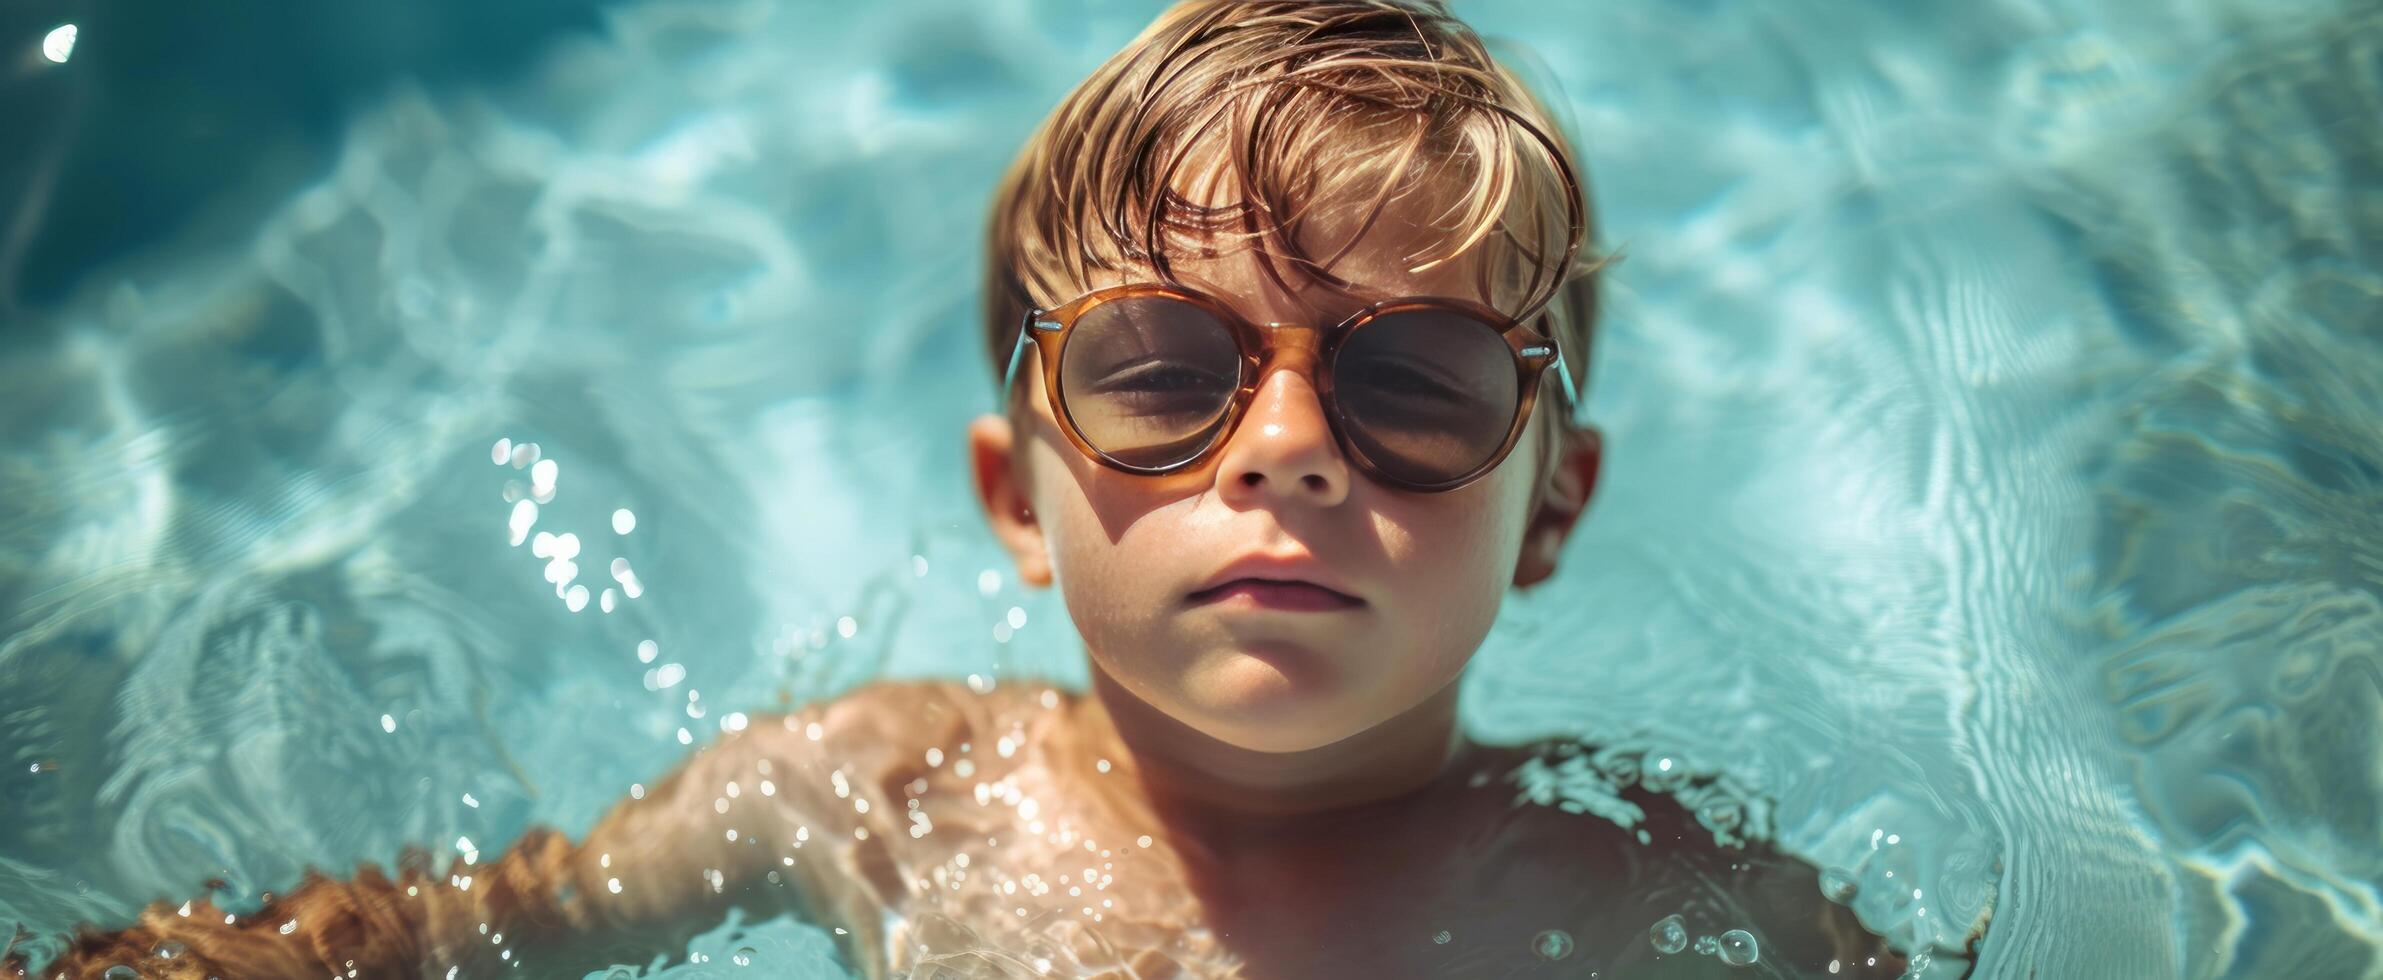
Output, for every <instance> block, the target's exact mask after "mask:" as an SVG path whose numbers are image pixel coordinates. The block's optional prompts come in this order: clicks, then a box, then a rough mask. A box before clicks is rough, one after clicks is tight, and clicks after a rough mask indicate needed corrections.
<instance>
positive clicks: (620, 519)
mask: <svg viewBox="0 0 2383 980" xmlns="http://www.w3.org/2000/svg"><path fill="white" fill-rule="evenodd" d="M634 530H637V515H635V514H632V513H630V512H629V508H627V507H623V508H621V509H619V510H616V511H613V512H612V533H614V534H627V533H629V532H631V531H634Z"/></svg>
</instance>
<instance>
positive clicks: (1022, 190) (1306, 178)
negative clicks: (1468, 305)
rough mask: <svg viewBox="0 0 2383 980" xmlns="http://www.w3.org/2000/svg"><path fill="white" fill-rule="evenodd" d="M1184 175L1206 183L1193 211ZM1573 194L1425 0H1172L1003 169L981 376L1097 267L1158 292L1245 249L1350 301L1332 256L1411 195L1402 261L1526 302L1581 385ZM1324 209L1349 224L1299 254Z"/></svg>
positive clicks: (1589, 269) (1530, 120)
mask: <svg viewBox="0 0 2383 980" xmlns="http://www.w3.org/2000/svg"><path fill="white" fill-rule="evenodd" d="M1220 162H1221V164H1222V165H1221V166H1219V165H1218V164H1219V163H1220ZM1192 180H1201V181H1217V182H1221V183H1222V184H1223V186H1222V187H1221V188H1207V189H1205V190H1204V192H1203V193H1200V194H1199V195H1198V196H1199V198H1203V199H1204V200H1202V199H1195V198H1194V197H1192V196H1187V195H1186V193H1185V191H1186V189H1187V188H1186V186H1185V185H1186V183H1187V182H1188V181H1192ZM1586 194H1587V181H1586V179H1585V177H1584V176H1583V175H1582V174H1581V172H1580V170H1579V168H1578V166H1577V164H1576V161H1575V159H1574V154H1573V152H1572V149H1571V147H1570V146H1569V145H1568V143H1567V142H1566V140H1565V138H1564V136H1563V135H1562V130H1561V129H1560V128H1559V126H1558V125H1557V124H1556V122H1555V120H1554V118H1553V117H1552V116H1551V115H1550V114H1549V113H1548V112H1547V111H1546V108H1545V106H1544V105H1543V104H1542V103H1541V102H1540V101H1539V100H1538V99H1537V97H1536V96H1534V94H1533V93H1532V92H1531V91H1530V89H1529V88H1528V86H1527V85H1525V84H1524V83H1523V82H1522V80H1521V79H1520V78H1519V77H1518V76H1517V75H1515V74H1514V73H1513V71H1512V70H1510V68H1509V67H1508V66H1505V65H1502V64H1500V63H1499V62H1498V61H1497V60H1495V59H1494V58H1493V57H1492V56H1491V54H1490V51H1489V49H1488V47H1487V46H1486V45H1485V44H1484V43H1483V41H1482V40H1481V38H1480V37H1479V36H1478V35H1476V34H1475V33H1474V32H1473V30H1472V29H1471V28H1470V27H1468V26H1466V25H1465V24H1464V23H1463V22H1461V21H1459V20H1457V19H1456V18H1455V16H1454V15H1453V14H1451V13H1449V11H1448V9H1447V7H1446V6H1445V4H1444V3H1442V2H1441V0H1184V2H1181V3H1178V4H1176V5H1175V6H1173V7H1170V8H1168V9H1167V10H1166V11H1165V12H1163V13H1162V14H1161V15H1160V16H1159V17H1158V19H1157V20H1156V21H1155V22H1153V23H1152V24H1151V25H1150V26H1149V27H1148V28H1147V29H1145V30H1144V31H1143V32H1142V33H1141V35H1140V36H1138V37H1136V38H1135V39H1134V40H1133V41H1132V42H1131V43H1129V44H1127V45H1126V46H1125V48H1124V49H1123V50H1121V51H1119V52H1118V53H1117V54H1115V55H1114V56H1112V57H1110V58H1109V60H1108V61H1107V62H1105V63H1103V64H1102V65H1101V66H1100V67H1099V68H1097V69H1095V70H1094V71H1093V73H1092V74H1091V76H1090V77H1088V78H1086V79H1085V80H1084V81H1083V82H1082V83H1081V84H1079V85H1077V86H1076V88H1075V90H1074V91H1072V92H1070V93H1069V94H1068V95H1067V97H1066V98H1065V99H1064V100H1063V101H1062V102H1061V103H1060V104H1059V107H1058V108H1057V109H1055V110H1054V111H1053V112H1052V113H1051V115H1050V116H1049V117H1048V118H1046V119H1045V120H1044V121H1043V123H1042V125H1041V126H1040V127H1039V128H1038V129H1036V131H1035V132H1034V135H1033V136H1032V137H1031V138H1030V139H1029V140H1028V141H1027V143H1026V146H1025V148H1024V149H1023V150H1022V151H1021V152H1020V153H1019V155H1018V157H1017V159H1016V160H1015V161H1014V162H1013V163H1012V164H1011V165H1010V168H1009V170H1008V172H1007V173H1006V174H1005V175H1004V176H1003V178H1002V180H1001V182H1000V184H999V187H998V189H997V191H996V194H995V197H994V203H993V207H992V213H991V221H990V222H989V228H988V241H987V248H986V256H987V262H986V277H985V289H984V316H985V326H986V331H987V337H986V341H987V344H988V349H989V352H990V357H991V359H992V365H993V371H994V376H995V378H996V379H998V378H999V376H1000V372H1001V371H1002V369H1003V368H1004V367H1005V366H1006V364H1007V362H1008V359H1009V354H1010V349H1011V347H1012V345H1014V344H1015V343H1016V341H1017V333H1018V327H1019V321H1020V320H1021V319H1023V317H1024V316H1025V314H1026V311H1027V309H1028V308H1030V307H1032V306H1036V305H1056V304H1058V303H1062V302H1065V301H1067V300H1070V299H1073V298H1075V296H1076V295H1077V294H1078V292H1079V291H1081V290H1082V289H1084V288H1087V284H1089V283H1091V282H1093V281H1094V274H1095V273H1097V272H1103V271H1110V272H1125V271H1127V270H1135V271H1136V272H1137V273H1142V274H1154V275H1155V276H1156V277H1157V278H1158V279H1159V280H1160V281H1167V282H1171V281H1174V280H1173V278H1172V275H1171V272H1170V262H1171V260H1173V259H1175V258H1178V257H1182V256H1200V257H1213V256H1218V255H1223V254H1229V252H1230V251H1231V250H1233V249H1237V248H1246V249H1252V250H1255V251H1256V252H1257V253H1258V256H1259V259H1260V264H1261V267H1262V268H1263V269H1264V270H1265V274H1266V275H1267V276H1269V277H1270V278H1272V279H1273V280H1274V281H1275V282H1276V283H1278V284H1280V285H1282V286H1283V287H1284V288H1285V289H1286V290H1291V291H1296V290H1295V289H1294V284H1295V283H1304V284H1312V285H1318V286H1322V287H1324V288H1326V289H1328V290H1331V291H1335V292H1341V293H1354V292H1355V291H1357V290H1359V289H1362V288H1363V287H1364V286H1365V284H1363V283H1351V282H1348V281H1346V280H1344V279H1342V278H1341V277H1339V276H1337V275H1335V274H1334V273H1333V271H1332V267H1333V264H1334V262H1335V261H1336V260H1338V259H1339V258H1340V256H1341V255H1343V254H1345V253H1346V252H1347V251H1348V250H1349V249H1350V248H1352V247H1354V246H1356V245H1357V244H1358V243H1359V242H1361V241H1363V240H1364V239H1365V237H1366V232H1368V231H1370V230H1372V229H1373V228H1374V227H1375V225H1376V222H1377V219H1378V218H1379V217H1380V215H1381V214H1382V211H1383V210H1384V208H1385V207H1386V206H1387V205H1388V204H1389V203H1390V202H1391V201H1393V200H1401V199H1404V198H1405V197H1406V195H1422V197H1421V199H1423V200H1427V201H1428V202H1430V203H1431V204H1433V205H1437V206H1438V207H1439V210H1437V211H1434V212H1432V213H1433V215H1434V217H1433V218H1432V219H1431V221H1432V223H1431V226H1430V232H1431V233H1430V234H1426V235H1425V236H1423V237H1424V238H1426V239H1431V238H1437V240H1436V241H1426V242H1425V243H1424V245H1423V247H1422V248H1421V249H1420V250H1418V251H1416V252H1412V253H1409V254H1406V255H1403V256H1400V257H1399V258H1400V261H1401V263H1402V264H1403V267H1404V268H1406V269H1408V270H1410V271H1414V272H1420V271H1423V270H1424V269H1428V268H1431V267H1432V266H1434V265H1437V264H1439V263H1442V262H1449V261H1455V260H1458V259H1460V258H1465V257H1468V256H1469V257H1471V258H1473V259H1475V260H1477V261H1475V262H1474V263H1473V268H1474V271H1475V279H1476V284H1477V286H1478V288H1479V290H1480V296H1481V297H1484V298H1486V297H1490V296H1495V295H1498V293H1497V292H1496V290H1497V289H1498V287H1500V286H1504V287H1509V288H1518V289H1519V292H1520V294H1521V295H1524V296H1526V297H1529V301H1530V302H1531V303H1536V302H1537V301H1539V300H1542V299H1544V300H1546V301H1547V303H1548V305H1547V310H1546V312H1547V315H1548V317H1549V322H1548V323H1546V324H1544V325H1543V328H1544V329H1547V330H1549V331H1550V332H1551V333H1552V334H1553V335H1554V336H1555V337H1556V339H1557V343H1558V346H1559V347H1560V348H1561V349H1562V350H1563V351H1564V356H1565V358H1566V359H1567V360H1568V361H1569V362H1570V367H1571V369H1572V371H1573V372H1574V373H1573V376H1574V377H1575V378H1578V379H1581V381H1582V383H1584V384H1585V383H1586V382H1587V379H1588V376H1589V375H1588V366H1589V360H1588V355H1589V348H1590V344H1591V341H1592V340H1593V328H1594V326H1595V322H1596V313H1597V274H1598V271H1599V269H1600V267H1601V266H1602V265H1603V264H1604V263H1603V257H1602V256H1599V255H1597V254H1595V253H1594V252H1593V251H1592V250H1591V249H1589V248H1588V247H1587V246H1586V244H1585V243H1586V242H1587V241H1588V240H1589V238H1590V237H1591V236H1592V234H1593V222H1592V219H1591V216H1590V211H1589V208H1588V204H1587V201H1586V199H1585V198H1586ZM1328 216H1329V217H1333V218H1336V219H1354V224H1346V223H1344V224H1342V225H1340V226H1338V227H1345V228H1353V229H1355V231H1354V234H1352V235H1349V236H1347V237H1346V239H1345V240H1343V241H1340V242H1338V243H1331V242H1326V243H1322V244H1323V246H1324V248H1328V249H1330V251H1329V252H1326V253H1325V254H1316V252H1315V251H1311V249H1315V247H1316V246H1317V244H1318V243H1316V242H1314V241H1311V240H1310V239H1312V238H1314V237H1315V236H1316V232H1317V226H1318V225H1320V224H1322V223H1323V221H1322V220H1320V219H1323V218H1326V217H1328ZM1493 243H1494V244H1493ZM1508 312H1509V313H1515V312H1520V310H1519V309H1516V310H1509V311H1508ZM1019 387H1020V388H1024V387H1025V386H1024V385H1020V386H1019ZM1013 396H1014V393H1013ZM1559 400H1560V399H1559ZM1015 404H1016V403H1015V402H1013V406H1014V405H1015ZM1550 431H1551V432H1552V431H1553V429H1552V427H1551V429H1550Z"/></svg>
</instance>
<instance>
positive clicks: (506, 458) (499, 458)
mask: <svg viewBox="0 0 2383 980" xmlns="http://www.w3.org/2000/svg"><path fill="white" fill-rule="evenodd" d="M488 458H489V459H490V460H493V461H495V463H496V465H498V466H503V465H505V464H506V463H510V462H512V461H513V440H511V439H498V440H497V441H496V445H494V446H491V447H489V449H488Z"/></svg>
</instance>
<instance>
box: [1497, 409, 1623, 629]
mask: <svg viewBox="0 0 2383 980" xmlns="http://www.w3.org/2000/svg"><path fill="white" fill-rule="evenodd" d="M1604 460H1605V435H1604V433H1602V432H1599V431H1597V427H1596V426H1593V425H1588V426H1581V427H1579V428H1570V427H1565V428H1564V429H1563V432H1562V434H1561V435H1559V436H1558V437H1557V439H1556V449H1555V452H1554V453H1552V454H1551V455H1550V457H1549V459H1548V466H1547V475H1546V478H1545V479H1544V480H1542V481H1541V482H1540V485H1539V492H1538V495H1537V502H1536V503H1535V504H1533V506H1532V512H1531V523H1530V525H1529V526H1528V527H1526V528H1524V530H1523V537H1522V555H1521V556H1520V557H1519V558H1517V559H1516V560H1515V563H1514V584H1515V587H1517V588H1528V587H1530V586H1532V585H1536V584H1538V583H1539V582H1541V581H1544V580H1545V579H1546V578H1547V577H1548V576H1550V575H1553V574H1555V571H1556V556H1558V555H1560V554H1562V553H1563V551H1564V539H1566V538H1568V537H1571V536H1572V528H1573V527H1574V526H1575V525H1577V524H1579V523H1580V515H1581V512H1582V511H1585V510H1587V509H1588V507H1589V497H1590V496H1591V495H1593V494H1594V493H1596V491H1597V469H1598V466H1599V465H1600V464H1602V463H1603V462H1604Z"/></svg>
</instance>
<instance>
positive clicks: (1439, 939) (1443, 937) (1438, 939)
mask: <svg viewBox="0 0 2383 980" xmlns="http://www.w3.org/2000/svg"><path fill="white" fill-rule="evenodd" d="M1454 938H1456V937H1455V936H1452V935H1449V934H1448V930H1446V929H1442V930H1440V931H1439V933H1438V934H1436V935H1434V936H1432V937H1431V941H1432V942H1434V943H1437V944H1439V945H1442V946H1446V945H1448V941H1449V940H1451V939H1454Z"/></svg>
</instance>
